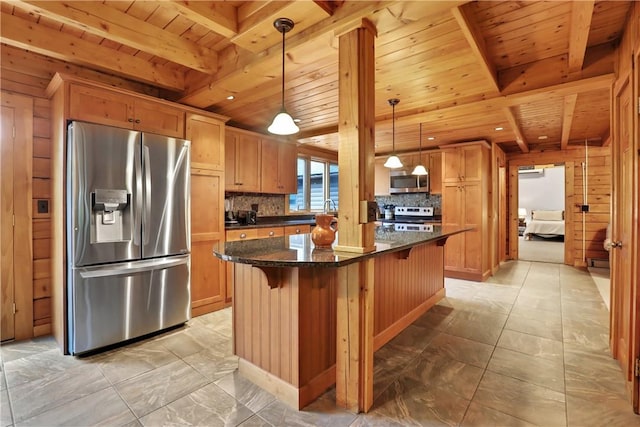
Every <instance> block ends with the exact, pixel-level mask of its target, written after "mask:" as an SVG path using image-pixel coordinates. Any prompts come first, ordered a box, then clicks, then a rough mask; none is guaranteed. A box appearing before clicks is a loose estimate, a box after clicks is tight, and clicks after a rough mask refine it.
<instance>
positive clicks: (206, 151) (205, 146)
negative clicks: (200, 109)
mask: <svg viewBox="0 0 640 427" xmlns="http://www.w3.org/2000/svg"><path fill="white" fill-rule="evenodd" d="M186 127H187V130H186V135H187V139H189V140H191V167H192V168H200V169H209V170H220V171H221V170H224V145H225V144H224V143H223V141H224V122H222V121H220V120H217V119H214V118H211V117H206V116H203V115H200V114H193V113H187V125H186Z"/></svg>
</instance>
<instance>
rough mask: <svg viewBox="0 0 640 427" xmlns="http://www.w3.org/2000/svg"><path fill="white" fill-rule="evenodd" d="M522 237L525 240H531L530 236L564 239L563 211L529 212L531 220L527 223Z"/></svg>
mask: <svg viewBox="0 0 640 427" xmlns="http://www.w3.org/2000/svg"><path fill="white" fill-rule="evenodd" d="M523 235H524V239H525V240H531V235H536V236H540V237H544V238H551V237H559V236H562V237H564V211H546V210H534V211H531V219H530V220H529V221H527V226H526V227H525V229H524V233H523Z"/></svg>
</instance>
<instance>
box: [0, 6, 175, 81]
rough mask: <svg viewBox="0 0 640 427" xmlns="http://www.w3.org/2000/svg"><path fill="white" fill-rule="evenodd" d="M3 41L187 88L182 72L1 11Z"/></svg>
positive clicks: (124, 73)
mask: <svg viewBox="0 0 640 427" xmlns="http://www.w3.org/2000/svg"><path fill="white" fill-rule="evenodd" d="M1 21H2V31H1V32H0V41H2V43H6V44H8V45H10V46H14V47H18V48H21V49H26V50H29V51H31V52H35V53H39V54H41V55H45V56H50V57H52V58H55V59H60V60H63V61H67V62H71V63H73V64H81V65H84V66H86V67H87V68H91V69H96V68H97V69H100V70H103V71H108V72H112V73H115V74H117V75H120V76H125V77H128V78H132V79H134V80H137V81H140V82H145V83H148V84H151V85H154V86H159V87H162V88H165V89H170V90H172V91H176V92H179V91H182V90H184V79H183V76H182V75H179V74H178V73H176V72H174V71H172V70H171V69H168V68H164V67H156V66H154V65H153V64H151V63H149V62H148V61H146V60H143V59H139V58H137V57H135V56H131V55H127V54H124V53H121V52H118V51H117V50H114V49H110V48H107V47H102V46H99V45H96V44H95V43H92V42H88V41H85V40H82V39H79V38H77V37H76V36H74V35H70V34H65V33H61V32H60V31H57V30H53V29H51V28H48V27H45V26H43V25H40V24H36V23H34V22H32V21H27V20H25V19H22V18H18V17H16V16H13V15H9V14H7V13H2V15H1Z"/></svg>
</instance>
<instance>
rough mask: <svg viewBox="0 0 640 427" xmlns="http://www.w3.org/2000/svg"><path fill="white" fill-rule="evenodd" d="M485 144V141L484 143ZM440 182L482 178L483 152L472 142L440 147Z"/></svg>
mask: <svg viewBox="0 0 640 427" xmlns="http://www.w3.org/2000/svg"><path fill="white" fill-rule="evenodd" d="M485 144H486V143H485ZM442 148H443V150H442V155H443V161H442V165H443V166H442V167H443V171H442V182H443V183H456V182H462V181H479V180H481V179H482V166H483V165H482V160H483V154H482V151H481V150H478V149H477V145H476V144H474V143H468V144H467V143H465V144H463V145H462V146H458V147H448V146H445V147H442Z"/></svg>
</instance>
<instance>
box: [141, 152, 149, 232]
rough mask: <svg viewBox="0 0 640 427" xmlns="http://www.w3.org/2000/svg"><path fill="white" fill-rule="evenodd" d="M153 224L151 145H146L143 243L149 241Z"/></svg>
mask: <svg viewBox="0 0 640 427" xmlns="http://www.w3.org/2000/svg"><path fill="white" fill-rule="evenodd" d="M150 225H151V160H150V158H149V147H147V146H146V145H145V146H144V212H143V217H142V230H143V231H144V232H143V244H145V245H146V244H148V243H149V227H150Z"/></svg>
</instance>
